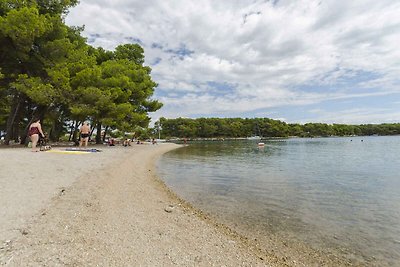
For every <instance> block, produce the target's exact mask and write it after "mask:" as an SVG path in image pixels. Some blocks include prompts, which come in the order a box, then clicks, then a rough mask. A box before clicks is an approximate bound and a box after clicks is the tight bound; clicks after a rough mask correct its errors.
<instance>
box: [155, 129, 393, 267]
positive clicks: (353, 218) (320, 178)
mask: <svg viewBox="0 0 400 267" xmlns="http://www.w3.org/2000/svg"><path fill="white" fill-rule="evenodd" d="M263 142H264V143H265V144H266V145H265V147H264V148H258V147H257V143H256V142H254V141H219V142H192V143H190V145H189V146H187V147H183V148H181V149H178V150H175V151H171V152H169V153H167V154H166V155H164V156H163V157H162V159H161V160H160V161H159V163H158V165H159V172H160V176H161V177H162V178H163V179H164V181H165V182H166V184H167V185H168V186H169V187H171V188H172V189H173V190H174V191H175V192H176V193H177V194H178V195H180V196H181V197H182V198H184V199H186V200H187V201H189V202H191V203H192V204H193V205H194V206H196V207H198V208H200V209H203V210H205V211H206V212H208V213H210V214H213V215H215V217H217V218H218V219H219V220H221V221H222V222H226V223H227V224H229V225H230V226H232V227H237V228H238V229H240V230H242V231H244V232H246V231H247V232H249V233H250V232H253V233H255V232H257V233H258V234H260V233H261V234H265V235H268V234H271V233H273V234H276V235H277V236H280V237H281V238H283V239H288V241H291V240H294V239H296V241H299V242H303V243H304V244H307V245H309V246H311V247H313V248H315V249H318V250H321V251H324V250H325V251H329V252H330V253H334V254H336V255H339V257H344V258H348V259H350V260H353V262H356V263H359V264H360V263H361V264H365V265H379V266H400V154H399V152H400V137H399V136H395V137H351V138H350V137H348V138H312V139H311V138H310V139H282V140H264V141H263Z"/></svg>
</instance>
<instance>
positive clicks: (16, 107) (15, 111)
mask: <svg viewBox="0 0 400 267" xmlns="http://www.w3.org/2000/svg"><path fill="white" fill-rule="evenodd" d="M22 101H23V100H22V99H20V97H19V96H18V95H15V96H14V99H13V104H12V107H11V111H10V116H8V119H7V127H6V132H7V133H6V137H5V138H4V144H6V145H9V144H10V140H12V139H15V138H16V137H15V132H14V130H15V123H16V119H17V117H19V113H21V107H22V105H21V102H22Z"/></svg>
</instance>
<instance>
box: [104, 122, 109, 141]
mask: <svg viewBox="0 0 400 267" xmlns="http://www.w3.org/2000/svg"><path fill="white" fill-rule="evenodd" d="M108 128H109V126H107V127H106V129H104V134H103V143H105V142H106V136H107V131H108Z"/></svg>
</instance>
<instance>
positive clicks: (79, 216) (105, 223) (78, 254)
mask: <svg viewBox="0 0 400 267" xmlns="http://www.w3.org/2000/svg"><path fill="white" fill-rule="evenodd" d="M177 147H179V146H178V145H176V144H159V145H157V146H151V145H134V146H132V147H129V148H123V147H121V148H120V147H117V148H112V149H108V148H107V149H104V150H103V152H101V153H92V155H65V154H55V153H47V152H40V153H29V152H28V151H27V150H26V149H10V150H7V149H3V150H0V157H3V158H4V159H5V161H6V163H5V164H11V165H13V164H12V163H9V162H7V158H8V159H9V160H8V161H10V162H11V160H10V159H12V158H13V157H23V158H25V157H28V158H31V156H32V157H34V156H37V158H36V159H33V160H32V158H31V162H30V163H29V164H31V165H32V166H35V164H38V163H39V162H41V161H42V160H46V163H43V162H42V165H44V166H42V167H41V168H44V171H46V172H47V173H48V175H49V177H47V178H46V177H45V178H43V177H41V175H42V176H46V175H43V172H41V171H38V172H34V173H30V174H28V171H27V170H26V168H28V166H26V165H29V164H25V165H24V166H25V169H22V168H16V169H14V170H15V172H16V173H17V174H16V175H19V176H22V178H21V179H20V180H21V182H22V184H23V183H24V181H26V180H27V177H30V178H31V179H32V180H35V179H36V181H35V182H34V184H36V185H37V186H38V185H40V183H47V182H48V181H49V178H50V179H54V180H57V179H61V178H63V177H64V178H68V179H66V182H64V183H63V184H62V186H60V185H59V184H56V185H54V186H53V187H51V188H47V189H45V190H44V191H46V192H45V194H40V198H42V199H41V200H40V201H39V202H40V203H39V204H37V205H33V204H32V203H31V205H33V206H35V207H34V208H31V209H30V213H29V212H27V213H24V214H22V217H24V216H25V217H24V220H22V222H18V223H17V224H16V226H15V227H14V226H13V227H14V228H13V229H11V230H10V229H9V228H7V229H5V230H4V229H3V228H2V231H1V232H0V233H1V234H2V235H1V236H0V242H1V244H0V245H1V249H0V263H1V264H5V265H7V266H28V265H49V266H54V265H58V266H65V265H74V266H75V265H78V266H91V265H101V266H129V265H130V266H135V265H140V266H170V265H177V266H214V265H217V266H223V265H225V266H268V265H270V266H275V264H273V262H269V259H267V258H263V257H262V256H260V255H259V251H257V250H254V248H252V246H249V244H247V242H246V240H245V239H244V238H243V237H242V236H240V235H238V234H237V233H235V232H233V231H232V230H230V229H229V228H228V227H225V226H223V225H220V224H219V223H216V222H214V221H213V220H212V219H211V218H209V217H208V216H207V215H205V214H203V213H202V212H201V211H198V210H196V209H195V208H193V207H192V206H191V205H190V204H189V203H187V202H185V201H183V200H182V199H180V198H179V197H178V196H177V195H176V194H175V193H174V192H172V191H171V190H170V189H169V188H168V187H167V186H166V185H165V184H164V182H163V181H162V180H161V179H160V178H159V177H158V176H157V172H156V166H155V162H156V159H157V158H159V157H160V156H161V155H162V154H164V153H166V152H167V151H169V150H172V149H175V148H177ZM102 149H103V148H102ZM11 152H12V153H11ZM10 153H11V154H10ZM103 153H104V154H103ZM5 154H7V155H5ZM31 154H34V155H31ZM103 155H104V156H103ZM117 155H118V157H117ZM83 157H85V158H83ZM89 157H91V158H89ZM96 157H97V158H96ZM60 158H61V160H60ZM99 158H100V159H101V160H102V161H103V162H97V163H96V164H94V165H93V166H89V165H91V163H90V162H91V161H96V160H97V161H99ZM50 159H53V161H50V162H47V161H49V160H50ZM73 159H75V160H73ZM89 159H90V161H89ZM13 160H14V162H15V161H16V160H15V158H14V159H13ZM3 163H4V162H3ZM14 164H15V163H14ZM46 164H47V165H48V164H52V165H53V166H52V167H51V166H47V165H46ZM15 165H17V164H15ZM61 165H62V166H63V167H60V166H61ZM32 166H30V167H31V168H32ZM69 166H74V168H75V169H76V171H78V172H73V173H68V172H69V170H68V171H67V169H64V168H68V167H69ZM2 167H3V166H2ZM15 167H16V166H8V168H6V170H7V171H6V173H2V174H0V178H1V179H2V180H1V182H2V183H3V184H4V183H6V184H7V181H5V180H7V179H9V178H7V177H6V176H7V175H9V172H10V170H11V169H12V168H15ZM46 168H47V169H46ZM57 168H58V169H57ZM60 168H61V169H60ZM28 169H29V168H28ZM79 171H82V173H79ZM29 175H31V176H29ZM41 179H42V180H41ZM8 183H11V184H12V183H13V182H12V181H11V182H10V181H8ZM38 187H40V186H38ZM28 189H29V187H28ZM31 189H32V188H31ZM12 190H15V191H18V190H20V191H24V190H25V191H26V190H27V189H26V188H21V187H17V188H14V189H12ZM2 193H3V192H2ZM8 193H9V196H10V194H11V195H14V198H15V202H14V203H11V204H8V205H9V207H8V208H7V209H6V210H5V211H4V210H3V211H2V213H4V214H7V212H8V211H11V210H13V209H18V205H20V203H23V202H24V201H21V200H23V198H26V197H30V196H26V195H24V194H23V193H24V192H22V194H19V193H18V192H8ZM16 193H18V194H16ZM28 195H29V194H28ZM4 197H7V196H3V198H4ZM35 201H36V200H35V199H31V202H35ZM28 202H29V199H28ZM15 219H16V217H15V216H14V217H12V216H11V217H10V216H9V217H8V218H7V216H6V217H5V219H4V218H3V221H4V220H6V221H7V220H8V224H7V223H6V224H5V225H8V226H10V225H11V224H13V225H14V224H15V222H16V221H15ZM19 219H21V217H19ZM13 220H14V221H13ZM10 221H11V223H10ZM3 227H4V226H3ZM4 233H6V234H4ZM278 266H281V265H278Z"/></svg>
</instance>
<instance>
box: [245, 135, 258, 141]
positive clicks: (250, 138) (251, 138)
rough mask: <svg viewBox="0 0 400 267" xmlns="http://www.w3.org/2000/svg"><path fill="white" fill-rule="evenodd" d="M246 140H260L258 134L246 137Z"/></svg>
mask: <svg viewBox="0 0 400 267" xmlns="http://www.w3.org/2000/svg"><path fill="white" fill-rule="evenodd" d="M247 140H261V137H260V136H258V135H255V136H250V137H247Z"/></svg>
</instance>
